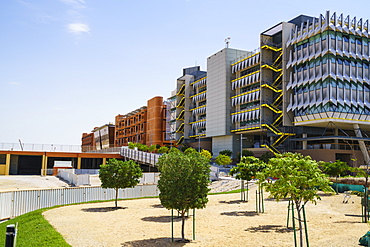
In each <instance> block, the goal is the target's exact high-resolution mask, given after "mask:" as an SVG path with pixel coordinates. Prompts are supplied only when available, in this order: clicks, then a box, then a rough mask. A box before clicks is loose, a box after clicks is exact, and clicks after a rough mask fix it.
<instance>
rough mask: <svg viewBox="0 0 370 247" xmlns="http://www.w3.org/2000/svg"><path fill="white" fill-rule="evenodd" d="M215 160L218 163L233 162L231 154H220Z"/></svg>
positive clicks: (223, 164) (222, 164)
mask: <svg viewBox="0 0 370 247" xmlns="http://www.w3.org/2000/svg"><path fill="white" fill-rule="evenodd" d="M215 162H216V164H217V165H220V166H226V165H228V164H230V163H231V162H232V160H231V158H230V156H227V155H223V154H220V155H219V156H217V157H216V159H215Z"/></svg>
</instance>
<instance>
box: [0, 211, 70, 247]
mask: <svg viewBox="0 0 370 247" xmlns="http://www.w3.org/2000/svg"><path fill="white" fill-rule="evenodd" d="M48 209H51V208H43V209H38V210H35V211H32V212H29V213H26V214H23V215H21V216H18V217H16V218H14V219H11V220H8V221H5V222H3V223H1V224H0V233H1V234H0V246H5V232H6V226H7V225H10V224H16V223H18V231H17V247H22V246H24V247H29V246H58V247H59V246H60V247H62V246H70V245H69V244H67V242H66V241H65V240H64V239H63V237H62V235H60V233H59V232H57V231H55V230H54V228H53V227H52V226H51V225H50V224H49V222H48V221H47V220H45V218H44V217H43V216H42V212H44V211H46V210H48Z"/></svg>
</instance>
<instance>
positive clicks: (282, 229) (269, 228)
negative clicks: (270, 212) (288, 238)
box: [245, 225, 293, 233]
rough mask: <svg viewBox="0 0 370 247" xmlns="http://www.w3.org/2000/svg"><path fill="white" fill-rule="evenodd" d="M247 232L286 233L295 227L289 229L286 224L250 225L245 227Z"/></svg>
mask: <svg viewBox="0 0 370 247" xmlns="http://www.w3.org/2000/svg"><path fill="white" fill-rule="evenodd" d="M245 231H247V232H253V233H258V232H264V233H270V232H276V233H286V232H292V231H293V229H288V228H286V226H281V225H262V226H261V225H260V226H257V227H250V228H247V229H245Z"/></svg>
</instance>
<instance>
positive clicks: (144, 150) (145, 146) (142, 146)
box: [136, 143, 149, 152]
mask: <svg viewBox="0 0 370 247" xmlns="http://www.w3.org/2000/svg"><path fill="white" fill-rule="evenodd" d="M136 145H137V148H138V149H139V150H141V151H143V152H146V151H148V149H149V147H148V146H147V145H145V144H142V143H137V144H136Z"/></svg>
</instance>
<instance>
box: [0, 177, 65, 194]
mask: <svg viewBox="0 0 370 247" xmlns="http://www.w3.org/2000/svg"><path fill="white" fill-rule="evenodd" d="M62 187H69V185H68V184H67V183H66V182H64V181H62V180H60V179H59V178H57V177H54V176H45V177H42V176H37V175H35V176H24V175H11V176H0V192H2V191H16V190H23V189H48V188H62Z"/></svg>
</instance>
